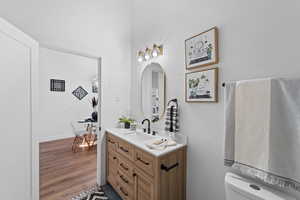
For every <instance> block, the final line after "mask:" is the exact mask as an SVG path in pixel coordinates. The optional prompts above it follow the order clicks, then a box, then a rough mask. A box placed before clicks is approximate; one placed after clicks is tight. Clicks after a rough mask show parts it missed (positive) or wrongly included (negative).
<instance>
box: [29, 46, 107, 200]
mask: <svg viewBox="0 0 300 200" xmlns="http://www.w3.org/2000/svg"><path fill="white" fill-rule="evenodd" d="M40 47H41V48H46V49H50V50H54V51H58V52H62V53H67V54H72V55H77V56H81V57H85V58H90V59H95V60H97V62H98V83H99V88H98V113H99V114H98V126H99V127H101V116H102V115H101V104H102V95H101V94H102V87H101V86H102V82H101V80H102V78H101V77H102V57H101V56H95V55H92V54H88V53H83V52H79V51H75V50H70V49H64V48H61V47H57V46H52V45H49V44H44V43H40ZM32 76H37V78H38V73H36V72H35V74H32ZM34 83H35V86H36V87H35V89H34V91H35V93H37V92H38V89H39V88H38V81H37V82H34ZM38 97H39V96H38V95H37V94H36V95H35V96H34V98H33V99H35V101H34V102H37V101H38ZM35 107H36V108H35V109H37V108H38V107H37V106H35ZM36 111H37V110H36ZM37 114H38V113H37ZM33 121H34V122H37V119H33ZM36 131H37V130H36ZM100 133H101V131H100V130H99V129H98V130H97V135H98V140H97V184H100V175H99V174H100V173H101V170H100V169H101V158H100V156H98V155H100V153H99V152H100V148H101V147H100V142H99V141H100ZM33 135H37V134H33ZM39 143H40V141H39V139H38V138H33V144H34V145H33V151H32V157H33V159H32V163H33V168H32V169H33V173H32V179H33V180H34V181H33V184H32V188H33V189H32V193H33V194H34V196H33V198H32V199H33V200H39V197H40V174H39V173H40V163H39V155H40V152H39Z"/></svg>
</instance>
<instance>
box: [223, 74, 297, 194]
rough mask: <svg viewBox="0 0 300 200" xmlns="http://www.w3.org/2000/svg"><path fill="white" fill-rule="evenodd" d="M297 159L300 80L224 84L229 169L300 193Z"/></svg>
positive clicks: (226, 153)
mask: <svg viewBox="0 0 300 200" xmlns="http://www.w3.org/2000/svg"><path fill="white" fill-rule="evenodd" d="M233 96H235V98H233ZM233 105H235V106H233ZM299 155H300V79H282V78H267V79H260V80H249V81H240V82H237V84H236V86H235V85H234V84H226V87H225V157H224V158H225V159H224V160H225V165H227V166H231V165H232V164H233V163H234V165H233V167H234V168H235V169H237V170H239V171H240V172H241V173H243V174H245V175H248V176H251V177H253V178H257V179H259V180H262V181H264V182H265V183H268V184H273V185H276V186H279V187H283V188H292V189H295V190H297V191H300V159H299Z"/></svg>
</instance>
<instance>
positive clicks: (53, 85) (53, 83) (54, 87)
mask: <svg viewBox="0 0 300 200" xmlns="http://www.w3.org/2000/svg"><path fill="white" fill-rule="evenodd" d="M65 85H66V82H65V80H58V79H50V91H52V92H64V91H65Z"/></svg>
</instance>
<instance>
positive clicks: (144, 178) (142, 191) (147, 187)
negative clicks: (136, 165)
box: [134, 170, 154, 200]
mask: <svg viewBox="0 0 300 200" xmlns="http://www.w3.org/2000/svg"><path fill="white" fill-rule="evenodd" d="M134 182H135V188H134V197H135V198H134V200H154V184H153V183H154V181H153V179H152V178H150V177H149V176H148V175H146V174H145V173H143V172H141V171H140V170H136V171H135V174H134Z"/></svg>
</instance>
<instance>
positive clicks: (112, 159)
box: [107, 151, 118, 187]
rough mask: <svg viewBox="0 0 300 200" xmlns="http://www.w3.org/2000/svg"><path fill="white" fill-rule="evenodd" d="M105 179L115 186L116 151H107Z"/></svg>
mask: <svg viewBox="0 0 300 200" xmlns="http://www.w3.org/2000/svg"><path fill="white" fill-rule="evenodd" d="M107 157H108V158H107V181H108V182H109V183H110V184H111V185H112V186H113V187H116V186H117V170H118V158H117V155H116V153H114V152H110V151H108V153H107Z"/></svg>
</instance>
